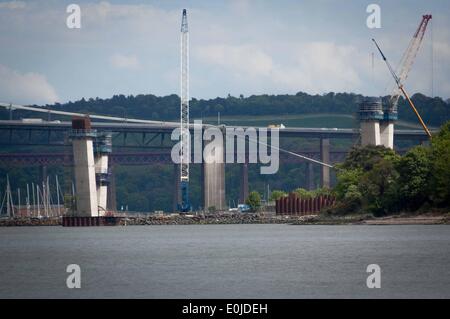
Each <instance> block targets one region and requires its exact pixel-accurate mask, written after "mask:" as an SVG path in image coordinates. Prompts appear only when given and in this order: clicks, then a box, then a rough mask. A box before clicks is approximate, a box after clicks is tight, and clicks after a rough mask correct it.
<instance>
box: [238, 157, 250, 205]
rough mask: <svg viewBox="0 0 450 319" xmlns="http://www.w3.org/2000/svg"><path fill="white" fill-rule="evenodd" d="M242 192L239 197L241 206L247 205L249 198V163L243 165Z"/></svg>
mask: <svg viewBox="0 0 450 319" xmlns="http://www.w3.org/2000/svg"><path fill="white" fill-rule="evenodd" d="M240 186H241V190H240V196H239V202H240V203H239V204H245V201H246V200H247V197H248V163H247V162H245V163H242V164H241V185H240Z"/></svg>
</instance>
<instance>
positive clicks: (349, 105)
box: [2, 92, 450, 126]
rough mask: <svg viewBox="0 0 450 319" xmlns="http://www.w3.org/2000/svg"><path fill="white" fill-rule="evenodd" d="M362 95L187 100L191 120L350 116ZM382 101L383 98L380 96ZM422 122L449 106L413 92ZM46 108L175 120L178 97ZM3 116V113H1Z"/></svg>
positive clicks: (405, 110) (437, 121) (405, 112)
mask: <svg viewBox="0 0 450 319" xmlns="http://www.w3.org/2000/svg"><path fill="white" fill-rule="evenodd" d="M362 98H363V96H362V95H358V94H353V93H334V92H330V93H327V94H323V95H310V94H307V93H303V92H298V93H297V94H295V95H288V94H285V95H251V96H248V97H244V96H242V95H241V96H239V97H234V96H231V95H229V96H228V97H225V98H221V97H217V98H215V99H208V100H205V99H196V98H192V99H191V101H190V115H191V118H202V117H210V116H217V114H218V112H220V114H221V116H227V115H252V116H263V115H287V114H290V115H291V114H312V113H341V114H354V113H355V112H357V110H358V103H359V101H361V99H362ZM384 99H386V97H384ZM412 100H413V102H414V103H415V105H416V107H417V109H418V111H419V112H420V114H421V115H422V117H423V119H424V121H425V122H426V123H428V124H429V125H431V126H440V125H442V124H443V123H444V122H445V121H446V119H449V118H450V105H449V103H448V100H447V101H444V100H443V99H442V98H440V97H433V98H432V97H428V96H425V95H423V94H420V93H417V94H414V95H413V96H412ZM46 107H49V108H53V109H58V110H65V111H77V112H86V113H91V114H107V115H114V116H121V117H129V118H132V117H133V118H143V119H152V120H175V119H178V118H179V112H180V99H179V97H178V95H175V94H172V95H168V96H162V97H158V96H155V95H152V94H145V95H144V94H139V95H136V96H133V95H128V96H125V95H121V94H120V95H114V96H113V97H112V98H108V99H100V98H89V99H84V98H83V99H81V100H78V101H75V102H68V103H63V104H60V103H56V104H53V105H46ZM398 109H399V119H401V120H404V121H409V122H416V121H417V119H416V117H415V115H414V113H413V111H412V110H411V109H410V107H409V105H408V104H407V102H406V100H405V99H403V98H400V100H399V105H398ZM2 113H3V116H5V115H6V114H5V112H2Z"/></svg>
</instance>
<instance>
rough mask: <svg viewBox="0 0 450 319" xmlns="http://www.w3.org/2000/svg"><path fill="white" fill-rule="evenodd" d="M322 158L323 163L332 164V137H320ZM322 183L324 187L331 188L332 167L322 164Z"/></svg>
mask: <svg viewBox="0 0 450 319" xmlns="http://www.w3.org/2000/svg"><path fill="white" fill-rule="evenodd" d="M320 160H321V161H322V162H323V163H326V164H330V139H328V138H321V139H320ZM320 179H321V185H322V187H326V188H330V168H329V167H328V166H323V165H322V170H321V175H320Z"/></svg>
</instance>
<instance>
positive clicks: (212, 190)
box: [203, 136, 225, 210]
mask: <svg viewBox="0 0 450 319" xmlns="http://www.w3.org/2000/svg"><path fill="white" fill-rule="evenodd" d="M222 138H223V136H222ZM219 144H220V143H215V146H216V147H215V148H214V152H212V154H204V159H203V160H204V164H203V174H204V209H205V210H208V209H209V208H210V207H215V209H217V210H223V209H225V163H224V153H225V152H224V147H223V140H222V143H221V145H219ZM216 159H221V160H219V161H216Z"/></svg>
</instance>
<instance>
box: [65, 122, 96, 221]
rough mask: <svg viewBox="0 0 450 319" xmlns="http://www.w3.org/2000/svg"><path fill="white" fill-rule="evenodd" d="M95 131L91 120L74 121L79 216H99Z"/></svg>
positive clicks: (72, 137) (74, 157) (73, 139)
mask: <svg viewBox="0 0 450 319" xmlns="http://www.w3.org/2000/svg"><path fill="white" fill-rule="evenodd" d="M95 136H96V133H95V131H92V130H91V123H90V120H89V118H82V119H73V120H72V133H71V139H72V148H73V162H74V171H75V188H76V206H77V211H76V215H77V216H79V217H80V216H91V217H94V216H98V202H97V186H96V181H95V161H94V145H93V139H94V138H95Z"/></svg>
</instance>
